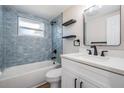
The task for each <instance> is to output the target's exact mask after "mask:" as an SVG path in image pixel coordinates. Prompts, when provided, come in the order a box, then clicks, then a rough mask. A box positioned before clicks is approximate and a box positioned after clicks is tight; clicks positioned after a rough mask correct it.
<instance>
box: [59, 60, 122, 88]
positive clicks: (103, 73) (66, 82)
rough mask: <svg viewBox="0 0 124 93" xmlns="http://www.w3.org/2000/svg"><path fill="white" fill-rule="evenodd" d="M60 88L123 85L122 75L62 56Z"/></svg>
mask: <svg viewBox="0 0 124 93" xmlns="http://www.w3.org/2000/svg"><path fill="white" fill-rule="evenodd" d="M61 86H62V88H110V87H115V88H117V87H119V88H122V87H124V76H123V75H120V74H116V73H113V72H110V71H107V70H103V69H100V68H97V67H93V66H90V65H88V64H83V63H79V62H77V61H74V60H71V59H67V58H62V85H61Z"/></svg>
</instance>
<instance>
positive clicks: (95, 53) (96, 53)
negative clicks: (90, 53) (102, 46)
mask: <svg viewBox="0 0 124 93" xmlns="http://www.w3.org/2000/svg"><path fill="white" fill-rule="evenodd" d="M91 48H94V55H98V52H97V48H96V46H95V45H93V46H91Z"/></svg>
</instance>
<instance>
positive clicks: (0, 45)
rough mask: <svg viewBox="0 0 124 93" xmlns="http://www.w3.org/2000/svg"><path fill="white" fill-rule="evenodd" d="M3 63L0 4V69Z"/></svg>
mask: <svg viewBox="0 0 124 93" xmlns="http://www.w3.org/2000/svg"><path fill="white" fill-rule="evenodd" d="M2 65H3V11H2V6H0V70H1V68H2Z"/></svg>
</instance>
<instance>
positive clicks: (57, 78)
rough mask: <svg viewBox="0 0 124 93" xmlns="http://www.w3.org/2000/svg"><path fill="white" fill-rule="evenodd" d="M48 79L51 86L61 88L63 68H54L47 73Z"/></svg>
mask: <svg viewBox="0 0 124 93" xmlns="http://www.w3.org/2000/svg"><path fill="white" fill-rule="evenodd" d="M46 81H47V82H49V83H50V87H51V88H60V86H61V68H57V69H52V70H50V71H48V72H47V74H46Z"/></svg>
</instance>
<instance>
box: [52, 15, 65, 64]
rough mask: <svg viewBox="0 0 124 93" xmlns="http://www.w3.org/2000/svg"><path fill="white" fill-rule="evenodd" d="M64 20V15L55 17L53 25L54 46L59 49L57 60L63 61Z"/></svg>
mask: <svg viewBox="0 0 124 93" xmlns="http://www.w3.org/2000/svg"><path fill="white" fill-rule="evenodd" d="M62 20H63V15H62V14H61V15H59V16H57V17H56V18H54V19H53V20H52V21H53V22H56V23H54V24H53V25H52V36H53V37H52V48H53V49H56V50H57V54H56V57H57V59H56V61H57V62H59V63H61V58H60V54H62V51H63V47H62V46H63V42H62V34H63V33H62V32H63V29H62V28H63V27H62V23H63V22H62Z"/></svg>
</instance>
